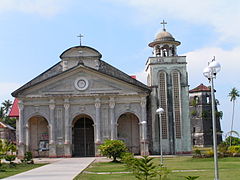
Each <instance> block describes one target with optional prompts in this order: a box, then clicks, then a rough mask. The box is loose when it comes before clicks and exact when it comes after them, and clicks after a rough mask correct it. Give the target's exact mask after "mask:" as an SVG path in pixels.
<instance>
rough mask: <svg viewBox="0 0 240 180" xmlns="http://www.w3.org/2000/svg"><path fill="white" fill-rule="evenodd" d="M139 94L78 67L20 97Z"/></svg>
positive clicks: (101, 74)
mask: <svg viewBox="0 0 240 180" xmlns="http://www.w3.org/2000/svg"><path fill="white" fill-rule="evenodd" d="M141 92H143V90H142V89H141V88H139V87H137V86H134V85H132V84H129V83H127V82H124V81H121V80H119V79H116V78H113V77H111V76H108V75H106V74H103V73H101V72H98V71H94V70H91V69H88V68H85V67H78V68H76V69H74V70H72V71H68V72H65V73H62V74H60V75H58V76H56V77H54V78H51V79H48V80H46V81H43V82H41V83H39V84H37V85H35V86H33V87H30V88H28V89H26V90H24V91H23V93H22V95H25V96H44V95H58V94H59V95H61V94H62V95H64V94H67V95H86V94H102V93H104V94H138V93H141Z"/></svg>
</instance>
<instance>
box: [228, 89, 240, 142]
mask: <svg viewBox="0 0 240 180" xmlns="http://www.w3.org/2000/svg"><path fill="white" fill-rule="evenodd" d="M228 96H229V97H230V101H232V102H233V107H232V123H231V130H230V132H231V135H230V146H231V143H232V138H231V137H232V132H233V120H234V108H235V101H236V99H237V97H239V92H238V90H237V89H236V88H235V87H234V88H232V90H231V91H230V93H229V94H228Z"/></svg>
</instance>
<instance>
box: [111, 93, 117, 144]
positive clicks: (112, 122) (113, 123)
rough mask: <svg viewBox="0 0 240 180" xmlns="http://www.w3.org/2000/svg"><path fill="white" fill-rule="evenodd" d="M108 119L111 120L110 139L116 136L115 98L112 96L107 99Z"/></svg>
mask: <svg viewBox="0 0 240 180" xmlns="http://www.w3.org/2000/svg"><path fill="white" fill-rule="evenodd" d="M109 107H110V120H111V139H112V140H113V139H116V138H117V130H116V122H115V99H114V98H113V97H111V98H110V100H109Z"/></svg>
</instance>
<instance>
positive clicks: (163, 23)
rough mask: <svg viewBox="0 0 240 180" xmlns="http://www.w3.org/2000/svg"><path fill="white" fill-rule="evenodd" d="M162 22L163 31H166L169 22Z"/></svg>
mask: <svg viewBox="0 0 240 180" xmlns="http://www.w3.org/2000/svg"><path fill="white" fill-rule="evenodd" d="M161 24H162V25H163V31H166V29H165V24H167V22H166V21H164V20H163V21H162V22H161Z"/></svg>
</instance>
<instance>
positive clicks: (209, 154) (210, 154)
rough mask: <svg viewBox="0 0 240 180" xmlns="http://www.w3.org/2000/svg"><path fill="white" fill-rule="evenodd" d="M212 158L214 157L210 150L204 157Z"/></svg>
mask: <svg viewBox="0 0 240 180" xmlns="http://www.w3.org/2000/svg"><path fill="white" fill-rule="evenodd" d="M213 156H214V152H213V150H212V149H210V150H208V151H207V152H206V157H213Z"/></svg>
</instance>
